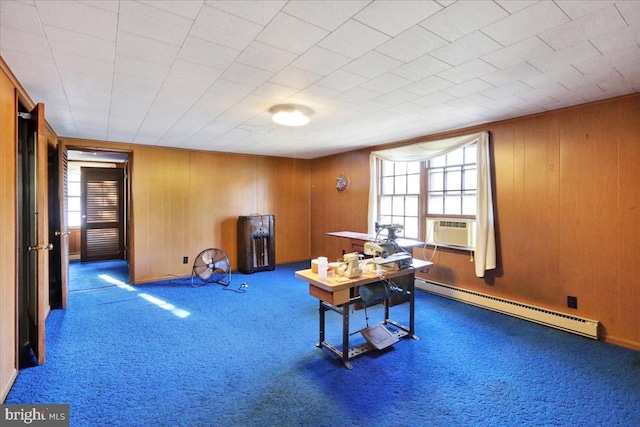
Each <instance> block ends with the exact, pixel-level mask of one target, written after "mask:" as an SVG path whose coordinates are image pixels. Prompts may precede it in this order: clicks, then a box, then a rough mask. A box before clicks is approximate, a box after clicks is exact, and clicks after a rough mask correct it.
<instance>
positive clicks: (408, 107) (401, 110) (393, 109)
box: [386, 102, 424, 115]
mask: <svg viewBox="0 0 640 427" xmlns="http://www.w3.org/2000/svg"><path fill="white" fill-rule="evenodd" d="M422 108H424V107H423V106H422V105H418V104H415V103H413V102H404V103H402V104H398V105H393V106H390V107H389V108H387V109H386V111H389V112H390V113H394V114H401V115H404V114H409V113H415V112H416V111H419V110H421V109H422Z"/></svg>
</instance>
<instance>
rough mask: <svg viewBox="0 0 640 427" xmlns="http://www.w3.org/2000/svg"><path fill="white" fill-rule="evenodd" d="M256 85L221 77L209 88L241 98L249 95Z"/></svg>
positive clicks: (220, 93)
mask: <svg viewBox="0 0 640 427" xmlns="http://www.w3.org/2000/svg"><path fill="white" fill-rule="evenodd" d="M253 90H255V87H253V86H249V85H246V84H242V83H237V82H234V81H230V80H225V79H223V78H219V79H218V80H216V82H215V83H214V84H212V85H211V87H210V88H209V92H211V93H217V94H219V95H224V96H226V97H230V98H234V99H235V100H240V99H242V98H244V97H245V96H247V95H249V94H250V93H251V92H252V91H253Z"/></svg>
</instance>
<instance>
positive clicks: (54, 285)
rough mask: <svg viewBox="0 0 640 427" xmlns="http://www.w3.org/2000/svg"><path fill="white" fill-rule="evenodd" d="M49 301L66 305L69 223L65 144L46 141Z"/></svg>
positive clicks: (56, 304) (61, 305)
mask: <svg viewBox="0 0 640 427" xmlns="http://www.w3.org/2000/svg"><path fill="white" fill-rule="evenodd" d="M49 208H50V211H49V212H50V213H49V241H51V242H53V250H52V251H51V256H50V259H49V265H50V269H49V273H50V277H49V279H50V280H49V283H50V298H51V299H50V302H51V305H52V306H55V307H59V308H67V302H68V300H69V235H70V234H71V232H70V231H69V225H68V220H67V147H66V146H65V144H64V143H63V142H59V143H58V144H57V145H56V144H49Z"/></svg>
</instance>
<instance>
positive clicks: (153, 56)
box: [116, 31, 180, 66]
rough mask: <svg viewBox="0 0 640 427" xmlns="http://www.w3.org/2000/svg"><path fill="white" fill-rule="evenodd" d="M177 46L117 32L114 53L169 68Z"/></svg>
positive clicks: (174, 58)
mask: <svg viewBox="0 0 640 427" xmlns="http://www.w3.org/2000/svg"><path fill="white" fill-rule="evenodd" d="M179 51H180V48H179V47H178V46H175V45H172V44H169V43H165V42H161V41H158V40H153V39H150V38H147V37H142V36H139V35H137V34H131V33H127V32H126V31H118V41H117V42H116V53H117V54H118V55H122V56H127V57H129V58H136V59H140V60H142V61H147V62H152V63H154V64H160V65H168V66H171V65H172V64H173V63H174V62H175V60H176V57H177V56H178V52H179Z"/></svg>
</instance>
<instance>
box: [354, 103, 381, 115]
mask: <svg viewBox="0 0 640 427" xmlns="http://www.w3.org/2000/svg"><path fill="white" fill-rule="evenodd" d="M387 107H388V105H387V104H384V103H382V102H377V101H373V100H372V101H365V102H363V103H361V104H357V105H354V106H353V109H354V110H356V111H360V112H363V113H369V114H371V113H375V112H376V111H380V110H384V109H385V108H387Z"/></svg>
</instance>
